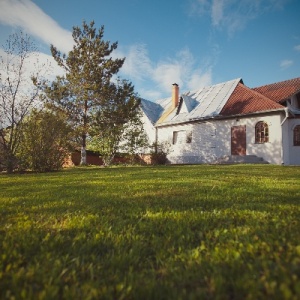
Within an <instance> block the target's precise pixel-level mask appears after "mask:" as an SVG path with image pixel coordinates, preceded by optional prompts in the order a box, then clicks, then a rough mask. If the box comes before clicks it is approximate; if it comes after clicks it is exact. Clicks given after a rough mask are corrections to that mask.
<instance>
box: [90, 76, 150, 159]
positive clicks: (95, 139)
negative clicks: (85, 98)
mask: <svg viewBox="0 0 300 300" xmlns="http://www.w3.org/2000/svg"><path fill="white" fill-rule="evenodd" d="M109 94H110V98H107V99H106V100H107V101H106V103H105V104H103V105H101V107H97V108H96V109H95V110H96V111H95V119H94V122H93V124H92V130H91V135H92V140H91V142H90V147H92V149H93V150H95V151H99V152H100V153H101V154H102V158H103V161H104V163H105V165H109V164H110V163H111V161H112V160H113V158H114V156H115V155H116V153H117V152H121V153H128V154H130V155H131V156H133V155H134V154H136V153H137V152H138V151H142V148H143V147H146V146H147V136H146V134H145V132H144V128H143V124H142V121H141V118H140V107H139V104H140V100H139V98H138V97H137V96H136V94H135V93H134V89H133V86H132V85H131V83H129V82H127V81H124V80H123V81H120V80H119V81H118V83H117V84H116V85H114V86H112V87H111V91H110V93H109Z"/></svg>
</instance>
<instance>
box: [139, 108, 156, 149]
mask: <svg viewBox="0 0 300 300" xmlns="http://www.w3.org/2000/svg"><path fill="white" fill-rule="evenodd" d="M142 122H143V126H144V130H145V133H146V134H147V136H148V141H149V144H150V145H152V144H153V143H154V142H155V141H156V137H155V136H156V133H155V132H156V129H155V127H154V125H153V124H152V123H151V121H150V120H149V119H148V117H147V116H146V115H145V113H144V112H142Z"/></svg>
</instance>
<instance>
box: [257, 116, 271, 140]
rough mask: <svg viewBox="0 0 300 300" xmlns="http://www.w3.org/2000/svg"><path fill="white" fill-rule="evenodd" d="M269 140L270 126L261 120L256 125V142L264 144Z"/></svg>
mask: <svg viewBox="0 0 300 300" xmlns="http://www.w3.org/2000/svg"><path fill="white" fill-rule="evenodd" d="M267 142H269V126H268V124H267V123H265V122H263V121H261V122H258V123H257V124H256V125H255V143H257V144H263V143H267Z"/></svg>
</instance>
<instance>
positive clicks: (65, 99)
mask: <svg viewBox="0 0 300 300" xmlns="http://www.w3.org/2000/svg"><path fill="white" fill-rule="evenodd" d="M103 35H104V26H101V28H100V29H99V30H98V31H97V30H96V28H95V27H94V22H91V23H90V24H87V23H86V22H83V26H82V28H80V27H73V39H74V46H73V49H72V50H71V51H70V52H69V53H68V55H65V54H61V53H60V52H59V51H58V49H57V48H56V47H55V46H53V45H51V53H52V56H53V58H54V59H55V61H56V62H57V63H58V65H59V66H61V67H62V68H63V69H64V70H65V75H64V76H61V77H57V78H56V80H55V81H54V82H53V83H52V84H51V85H50V86H47V87H45V89H44V90H45V92H46V94H47V96H48V100H50V102H49V103H50V105H51V106H52V108H53V107H54V108H56V109H61V110H64V111H65V112H67V115H68V118H69V121H72V122H73V124H74V129H75V128H76V130H78V134H79V136H80V138H81V164H82V165H85V164H86V141H87V136H88V133H89V130H90V124H91V120H92V117H93V116H92V112H93V111H94V110H95V108H96V107H101V106H102V105H104V104H105V103H106V102H107V101H108V100H107V99H110V98H111V97H110V96H109V94H110V93H111V91H112V86H114V84H113V83H112V80H111V79H112V76H113V75H115V74H117V73H118V72H119V70H120V68H121V67H122V65H123V63H124V60H125V58H123V59H119V58H116V59H113V58H112V57H111V53H112V52H113V51H114V50H115V49H116V48H117V46H118V43H117V42H115V43H110V42H109V41H104V40H103Z"/></svg>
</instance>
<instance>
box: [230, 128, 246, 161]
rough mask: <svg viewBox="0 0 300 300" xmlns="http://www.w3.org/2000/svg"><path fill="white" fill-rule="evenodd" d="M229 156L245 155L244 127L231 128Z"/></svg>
mask: <svg viewBox="0 0 300 300" xmlns="http://www.w3.org/2000/svg"><path fill="white" fill-rule="evenodd" d="M231 155H246V125H241V126H233V127H231Z"/></svg>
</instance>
